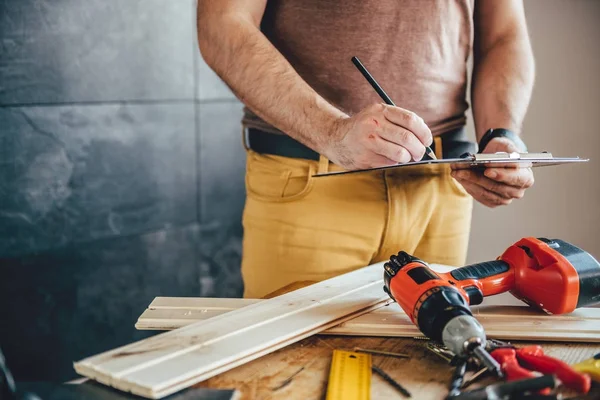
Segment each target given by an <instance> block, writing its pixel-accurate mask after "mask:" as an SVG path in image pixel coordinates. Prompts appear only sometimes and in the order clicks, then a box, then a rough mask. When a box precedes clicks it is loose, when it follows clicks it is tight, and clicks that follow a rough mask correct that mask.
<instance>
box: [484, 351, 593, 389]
mask: <svg viewBox="0 0 600 400" xmlns="http://www.w3.org/2000/svg"><path fill="white" fill-rule="evenodd" d="M490 342H491V343H490ZM488 347H489V353H490V354H491V355H492V357H494V359H495V360H496V361H498V363H500V365H501V366H502V371H503V372H504V375H505V376H506V380H509V381H511V380H518V379H527V378H533V377H535V376H536V374H535V373H534V372H533V371H538V372H541V373H542V374H547V375H550V374H552V375H556V377H557V378H558V379H559V380H560V381H561V382H562V384H563V385H564V386H566V387H567V388H569V389H573V390H576V391H577V392H579V393H587V392H589V391H590V387H591V379H590V376H589V375H587V374H583V373H580V372H577V371H576V370H574V369H573V368H571V366H570V365H569V364H567V363H565V362H563V361H561V360H559V359H557V358H553V357H550V356H547V355H545V354H544V351H543V350H542V348H541V347H540V346H525V347H520V348H516V347H514V346H512V345H511V344H509V343H504V342H501V341H498V340H494V341H489V342H488ZM519 362H521V363H523V364H525V365H526V366H527V367H528V368H529V369H526V368H523V367H522V366H521V365H520V364H519ZM532 370H533V371H532ZM542 393H548V390H547V389H546V392H544V391H542Z"/></svg>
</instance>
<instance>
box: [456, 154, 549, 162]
mask: <svg viewBox="0 0 600 400" xmlns="http://www.w3.org/2000/svg"><path fill="white" fill-rule="evenodd" d="M461 158H465V159H468V160H472V161H483V162H485V161H513V160H552V159H553V157H552V154H551V153H548V152H546V151H545V152H542V153H517V152H513V153H507V152H498V153H490V154H482V153H477V154H472V153H465V154H463V155H462V156H461Z"/></svg>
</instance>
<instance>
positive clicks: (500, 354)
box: [490, 348, 550, 394]
mask: <svg viewBox="0 0 600 400" xmlns="http://www.w3.org/2000/svg"><path fill="white" fill-rule="evenodd" d="M490 354H491V355H492V357H494V359H495V360H496V361H498V363H500V366H501V367H502V372H504V376H505V377H506V380H507V381H517V380H520V379H529V378H535V377H537V376H538V375H537V374H535V373H534V372H533V371H530V370H528V369H526V368H523V367H521V366H520V365H519V361H518V360H517V353H516V351H515V349H513V348H500V349H496V350H494V351H492V352H491V353H490ZM540 393H541V394H550V389H549V388H546V389H543V390H540Z"/></svg>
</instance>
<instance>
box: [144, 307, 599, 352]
mask: <svg viewBox="0 0 600 400" xmlns="http://www.w3.org/2000/svg"><path fill="white" fill-rule="evenodd" d="M260 301H264V300H256V299H212V298H209V299H204V298H181V297H179V298H177V297H157V298H156V299H154V301H153V302H152V303H151V304H150V305H149V306H148V309H147V310H146V311H144V313H143V314H142V315H141V316H140V318H139V319H138V322H137V323H136V325H135V326H136V328H137V329H158V330H169V329H177V328H180V327H182V326H186V325H189V324H190V323H194V322H197V321H198V320H206V319H209V318H211V317H214V316H216V315H220V314H222V313H227V312H230V311H232V310H234V309H236V308H237V307H245V306H247V305H251V304H256V303H257V302H260ZM490 303H491V304H486V305H482V306H475V307H473V313H474V315H475V316H476V317H477V319H478V320H479V321H480V322H481V323H482V324H483V326H484V328H485V330H486V334H487V335H488V336H489V337H491V338H496V339H504V340H539V341H567V342H600V308H582V309H578V310H576V311H575V312H574V313H572V314H569V315H546V314H543V313H540V312H538V311H536V310H534V309H531V308H529V307H527V306H520V305H497V304H502V299H500V300H498V301H495V302H490ZM494 303H496V304H494ZM321 333H322V334H329V335H354V336H386V337H414V336H419V335H421V333H420V331H419V330H418V329H417V327H416V326H415V325H414V324H413V323H412V322H411V321H410V319H409V318H408V316H407V315H406V314H405V313H404V311H402V309H401V308H400V307H399V306H398V305H397V304H390V305H388V306H387V307H382V308H378V309H376V310H374V311H372V312H370V313H367V314H363V315H360V316H358V317H356V318H354V319H351V320H348V321H346V322H343V323H341V324H340V325H337V326H334V327H332V328H330V329H328V330H326V331H323V332H321Z"/></svg>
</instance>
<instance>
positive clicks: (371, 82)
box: [352, 56, 437, 161]
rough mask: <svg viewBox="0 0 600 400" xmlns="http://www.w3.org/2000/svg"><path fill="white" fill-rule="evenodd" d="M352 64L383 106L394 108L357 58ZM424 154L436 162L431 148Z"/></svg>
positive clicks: (426, 149)
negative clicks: (382, 102)
mask: <svg viewBox="0 0 600 400" xmlns="http://www.w3.org/2000/svg"><path fill="white" fill-rule="evenodd" d="M352 63H353V64H354V66H355V67H356V68H357V69H358V70H359V71H360V73H361V74H362V75H363V76H364V77H365V79H366V80H367V81H368V82H369V83H370V84H371V86H372V87H373V89H375V91H376V92H377V94H378V95H379V97H381V99H382V100H383V101H384V102H385V104H387V105H390V106H394V107H395V106H396V104H394V102H393V101H392V99H391V98H390V96H388V94H387V93H386V92H385V91H384V90H383V88H382V87H381V86H380V85H379V83H377V81H376V80H375V78H373V75H371V73H370V72H369V71H368V70H367V68H366V67H365V66H364V65H363V64H362V63H361V62H360V60H359V59H358V57H356V56H354V57H352ZM425 153H426V154H427V155H428V156H429V157H430V158H431V159H432V160H437V157H436V156H435V153H434V152H433V150H431V147H429V146H425ZM415 161H418V160H415Z"/></svg>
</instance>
